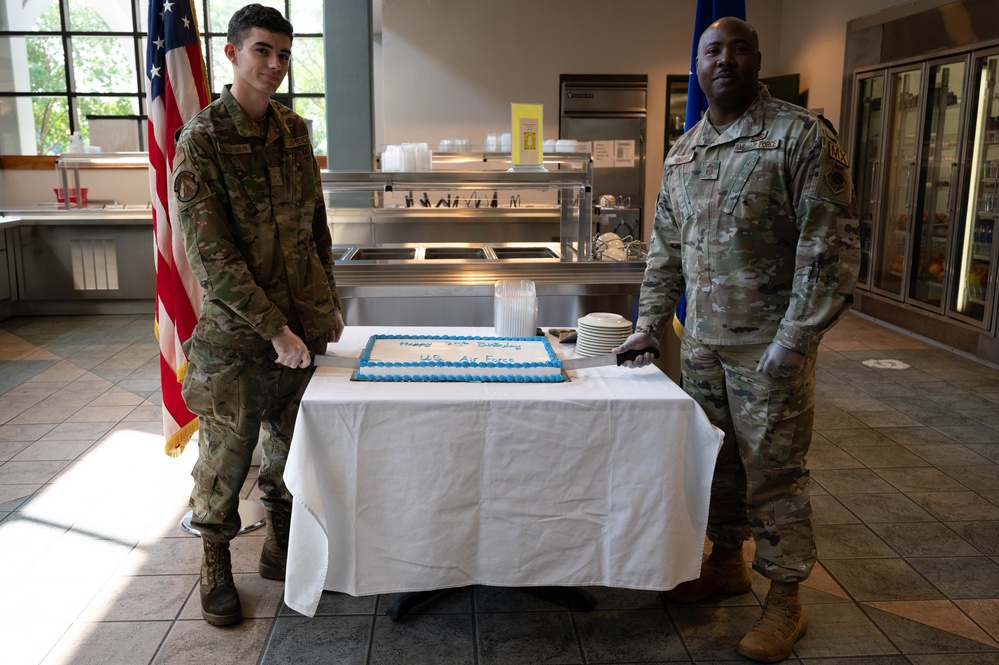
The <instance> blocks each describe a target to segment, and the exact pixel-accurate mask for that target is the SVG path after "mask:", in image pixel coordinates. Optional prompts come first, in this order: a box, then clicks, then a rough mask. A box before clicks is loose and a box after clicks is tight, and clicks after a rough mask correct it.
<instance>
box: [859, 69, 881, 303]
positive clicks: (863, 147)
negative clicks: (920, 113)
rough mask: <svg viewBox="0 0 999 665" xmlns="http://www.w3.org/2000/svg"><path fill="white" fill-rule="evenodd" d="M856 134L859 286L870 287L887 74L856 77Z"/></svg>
mask: <svg viewBox="0 0 999 665" xmlns="http://www.w3.org/2000/svg"><path fill="white" fill-rule="evenodd" d="M854 89H855V90H857V99H858V104H859V107H858V109H857V112H858V113H857V134H856V140H855V141H854V144H853V158H852V160H853V161H852V162H851V163H852V164H854V165H855V166H856V168H854V183H853V186H854V191H855V192H856V197H857V217H858V218H859V220H860V275H859V276H858V278H857V284H858V285H859V286H861V287H865V288H866V287H870V274H871V247H872V245H873V243H874V229H875V228H878V225H877V221H878V220H879V219H880V214H879V210H880V201H881V196H880V192H881V182H880V175H881V166H882V162H881V137H882V135H883V132H884V129H883V127H882V123H883V120H884V118H885V117H886V116H885V114H883V113H882V112H881V108H882V106H884V101H885V100H884V92H885V74H884V72H877V73H874V74H864V75H861V76H858V77H857V81H856V84H855V86H854Z"/></svg>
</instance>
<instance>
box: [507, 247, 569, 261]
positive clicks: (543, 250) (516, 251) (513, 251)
mask: <svg viewBox="0 0 999 665" xmlns="http://www.w3.org/2000/svg"><path fill="white" fill-rule="evenodd" d="M492 249H493V253H494V254H495V255H496V258H497V259H557V258H558V254H556V253H555V252H553V251H552V250H551V249H549V248H548V247H499V246H497V247H493V248H492Z"/></svg>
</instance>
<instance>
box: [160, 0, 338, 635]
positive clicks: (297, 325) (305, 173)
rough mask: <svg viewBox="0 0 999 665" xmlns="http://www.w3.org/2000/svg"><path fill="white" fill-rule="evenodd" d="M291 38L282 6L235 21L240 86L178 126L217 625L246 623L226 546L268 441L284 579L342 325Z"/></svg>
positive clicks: (266, 468)
mask: <svg viewBox="0 0 999 665" xmlns="http://www.w3.org/2000/svg"><path fill="white" fill-rule="evenodd" d="M291 35H292V29H291V24H289V23H288V22H287V21H286V20H285V19H284V17H282V16H281V15H280V13H278V12H277V11H276V10H274V9H270V8H264V7H261V6H260V5H249V6H247V7H244V8H243V9H241V10H239V11H238V12H237V13H236V14H235V15H234V16H233V18H232V20H231V21H230V24H229V37H228V38H229V43H228V44H226V55H227V56H228V57H229V59H230V60H231V61H232V62H233V65H234V72H235V82H234V83H233V84H232V85H231V86H226V87H225V88H224V89H223V91H222V95H221V97H220V98H219V99H218V100H217V101H215V102H213V103H212V104H210V105H209V106H208V107H207V108H205V109H204V110H203V111H202V112H201V113H200V114H199V115H198V116H197V117H195V118H194V119H193V120H191V121H190V122H189V123H187V124H186V125H185V126H184V127H183V129H182V130H181V131H180V132H179V135H178V139H177V154H176V159H175V161H174V170H173V174H174V192H175V195H176V200H177V207H178V212H179V217H180V223H181V228H182V230H183V235H184V245H185V249H186V253H187V257H188V261H189V262H190V265H191V271H192V272H193V273H194V275H195V276H196V277H197V279H198V281H199V282H200V284H201V287H202V288H203V289H204V299H203V300H202V303H201V314H200V317H199V319H198V323H197V326H196V327H195V329H194V333H193V335H192V337H191V339H190V340H189V341H188V342H187V343H186V344H185V351H186V352H187V354H188V358H189V360H190V363H189V367H188V370H187V374H186V376H185V379H184V385H183V396H184V399H185V401H186V403H187V406H188V408H189V409H190V410H191V411H192V412H193V413H195V414H196V415H197V416H198V417H199V433H200V434H199V446H198V453H199V455H198V461H197V463H196V464H195V466H194V469H193V471H192V475H193V476H194V480H195V486H194V490H193V492H192V495H191V507H192V511H193V518H192V522H191V523H192V526H193V527H194V528H195V529H197V530H198V531H199V532H200V534H201V536H202V540H203V541H204V545H205V561H204V564H203V566H202V579H201V597H202V614H203V616H204V617H205V619H206V620H207V621H209V622H210V623H214V624H217V625H224V624H229V623H235V622H237V621H239V620H240V619H241V618H242V612H241V608H240V604H239V596H238V594H237V593H236V589H235V585H234V584H233V581H232V571H231V564H230V558H229V551H228V543H229V541H230V540H231V539H232V538H233V537H234V536H235V535H236V533H237V532H238V531H239V528H240V520H239V513H238V507H239V493H240V491H241V489H242V487H243V483H244V481H245V480H246V477H247V474H248V472H249V469H250V463H251V459H252V454H253V450H254V448H255V447H256V445H257V443H258V438H259V441H260V444H261V446H262V452H263V455H262V463H261V466H260V474H259V478H258V484H259V486H260V489H261V491H262V493H263V497H262V499H261V501H262V502H263V504H264V508H265V512H266V517H267V528H268V533H267V537H266V538H265V540H264V545H263V551H262V553H261V558H260V574H261V575H263V576H264V577H267V578H269V579H282V580H283V579H284V568H285V561H286V555H287V539H288V527H289V523H290V516H291V506H292V498H291V495H290V493H289V492H288V489H287V487H286V486H285V484H284V479H283V473H284V467H285V462H286V460H287V457H288V448H289V445H290V443H291V437H292V431H293V428H294V425H295V418H296V415H297V412H298V405H299V402H300V401H301V398H302V394H303V393H304V391H305V387H306V384H307V383H308V381H309V378H310V377H311V375H312V370H311V369H310V368H309V367H310V364H311V358H310V354H316V353H323V352H324V351H325V349H326V345H327V343H328V342H332V341H337V340H338V339H339V336H340V334H341V332H342V331H343V327H344V326H343V319H342V317H341V315H340V312H339V308H340V300H339V295H338V294H337V290H336V281H335V279H334V277H333V254H332V240H331V238H330V233H329V227H328V226H327V222H326V209H325V202H324V200H323V195H322V191H321V183H320V177H319V167H318V165H317V163H316V160H315V157H314V155H313V151H312V144H311V141H310V138H309V134H308V130H307V128H306V125H305V122H304V121H303V120H302V118H300V117H299V116H298V115H296V114H295V113H294V112H293V111H291V110H290V109H288V108H286V107H284V106H282V105H280V104H277V103H276V102H274V101H272V100H271V99H270V96H271V95H272V94H273V92H274V90H275V89H276V88H277V86H278V85H280V83H281V80H282V79H283V78H284V75H285V74H286V73H287V67H288V59H289V58H290V54H291Z"/></svg>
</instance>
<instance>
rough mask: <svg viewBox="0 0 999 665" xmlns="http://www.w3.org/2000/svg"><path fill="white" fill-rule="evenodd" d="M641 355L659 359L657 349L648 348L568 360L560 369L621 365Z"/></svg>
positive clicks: (563, 362)
mask: <svg viewBox="0 0 999 665" xmlns="http://www.w3.org/2000/svg"><path fill="white" fill-rule="evenodd" d="M643 353H651V354H652V355H653V357H655V358H658V357H659V349H656V348H653V347H649V348H647V349H639V350H632V351H625V352H624V353H608V354H607V355H603V356H589V357H586V358H568V359H566V360H563V361H562V369H571V370H577V369H586V368H587V367H603V366H605V365H622V364H624V363H625V362H626V361H628V360H634V359H635V358H637V357H638V356H640V355H642V354H643Z"/></svg>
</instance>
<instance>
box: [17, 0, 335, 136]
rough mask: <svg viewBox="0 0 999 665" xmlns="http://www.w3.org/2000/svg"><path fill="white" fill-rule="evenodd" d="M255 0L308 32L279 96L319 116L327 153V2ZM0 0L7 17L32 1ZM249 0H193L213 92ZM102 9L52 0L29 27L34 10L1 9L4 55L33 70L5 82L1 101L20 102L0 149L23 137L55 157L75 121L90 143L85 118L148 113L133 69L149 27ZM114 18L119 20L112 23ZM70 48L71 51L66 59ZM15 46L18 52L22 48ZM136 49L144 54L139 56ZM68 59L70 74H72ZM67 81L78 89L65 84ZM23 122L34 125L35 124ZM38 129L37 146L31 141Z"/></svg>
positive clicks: (140, 5) (140, 7) (97, 2)
mask: <svg viewBox="0 0 999 665" xmlns="http://www.w3.org/2000/svg"><path fill="white" fill-rule="evenodd" d="M34 1H35V2H39V1H42V0H34ZM257 1H258V2H260V3H261V4H264V5H268V6H272V7H274V8H276V9H278V10H279V11H281V12H282V13H285V15H287V16H289V18H290V19H291V20H292V22H293V24H294V25H296V27H297V29H298V30H299V31H307V32H305V34H309V35H310V36H308V37H305V36H300V35H298V34H297V33H296V37H295V40H294V43H293V47H292V65H291V67H292V69H291V75H290V77H289V79H288V80H286V81H285V83H284V84H283V85H282V86H281V90H279V91H278V94H279V95H280V96H281V97H282V98H283V99H282V101H285V102H286V103H288V102H290V103H291V104H292V106H293V107H294V108H295V109H296V110H297V111H298V112H299V113H300V114H301V115H303V116H304V117H306V118H310V119H312V120H313V131H314V139H315V141H314V143H315V145H316V152H317V153H318V154H325V153H326V136H325V134H326V123H325V106H326V104H325V99H324V98H323V96H322V95H323V91H324V90H325V87H326V86H325V81H324V76H325V62H324V49H323V39H322V37H321V36H320V34H319V33H321V31H322V27H321V26H322V0H294V2H288V1H287V0H257ZM0 2H4V3H6V4H7V6H8V9H9V12H8V13H9V15H10V16H11V17H16V16H23V14H19V13H18V12H17V10H16V9H15V7H16V6H21V7H26V6H27V2H26V0H0ZM134 2H135V4H134V9H135V10H136V14H137V15H138V19H137V21H138V22H140V23H145V14H146V9H147V7H148V0H134ZM247 2H248V0H198V1H197V3H196V4H197V7H196V11H197V14H198V21H199V27H200V29H201V31H202V36H203V38H204V39H205V40H206V42H210V43H211V46H212V48H211V50H208V49H205V51H204V52H205V55H206V58H207V59H208V63H207V64H208V72H209V80H210V84H211V91H212V93H213V94H214V95H217V94H218V93H219V91H220V90H221V89H222V86H223V85H224V84H226V83H229V82H231V79H232V70H231V66H230V64H229V62H228V60H227V59H226V57H225V54H224V52H223V49H222V46H223V45H224V44H225V33H226V29H227V25H228V20H229V17H230V16H231V15H232V13H233V12H234V11H235V10H236V9H238V8H239V7H242V6H243V5H245V4H246V3H247ZM63 6H66V7H67V10H68V16H69V19H70V20H69V28H68V30H69V31H68V32H64V31H63V28H62V20H61V11H62V9H61V8H62V7H63ZM119 6H120V5H119ZM101 10H103V11H104V12H107V11H110V7H109V4H108V3H106V1H105V0H49V1H48V3H47V5H46V7H45V9H44V10H43V11H42V13H41V14H40V15H39V16H38V18H37V20H35V21H34V24H33V25H29V24H30V22H31V20H32V19H30V18H28V19H27V20H25V21H24V22H23V23H21V24H18V23H17V22H16V19H15V20H14V22H10V21H8V20H7V19H6V18H5V17H4V16H2V12H0V31H3V34H0V59H2V60H4V61H5V62H10V63H12V64H13V65H14V66H15V67H24V68H26V70H27V72H26V77H25V76H24V74H23V73H22V74H19V77H18V78H17V79H16V80H17V81H20V83H16V84H14V83H8V84H6V85H3V84H0V85H3V87H2V88H0V106H3V107H4V108H15V107H14V104H15V103H16V104H18V106H17V107H16V108H17V109H19V110H17V111H16V112H15V114H14V115H13V116H10V117H9V119H8V120H7V121H5V122H0V151H2V150H3V149H4V148H5V147H6V148H10V147H11V146H17V145H20V149H19V150H14V151H13V152H21V153H29V154H30V151H31V149H32V148H33V149H34V152H35V154H38V155H58V154H60V153H62V152H64V151H65V150H66V149H67V148H68V145H69V137H70V133H71V132H72V130H73V129H76V130H78V131H80V133H81V135H82V136H83V138H84V140H85V141H88V142H89V137H90V128H89V123H88V122H87V117H88V116H128V117H136V116H139V115H140V114H144V113H145V112H146V109H145V77H144V76H143V75H142V72H141V71H138V70H137V68H142V67H145V62H144V60H145V39H146V35H145V32H146V25H144V24H143V25H135V24H134V22H133V19H132V12H131V11H129V12H128V13H127V14H126V15H114V14H112V15H108V14H105V15H104V16H102V14H101ZM105 16H107V17H108V18H107V20H105ZM109 21H110V22H111V23H113V24H115V25H113V26H109ZM44 33H49V34H44ZM136 42H138V44H136ZM137 46H138V48H137ZM66 48H69V49H71V52H70V53H69V54H68V55H69V58H67V54H66V53H65V49H66ZM19 49H20V51H19ZM18 51H19V52H20V54H21V55H20V56H16V53H17V52H18ZM137 53H138V60H139V62H136V59H137V58H136V55H137ZM15 56H16V57H15ZM11 58H13V59H11ZM22 60H23V61H24V62H22ZM16 63H21V64H16ZM67 63H69V66H70V67H72V71H71V72H67ZM19 71H20V72H24V70H23V69H22V70H19ZM0 78H2V77H0ZM70 79H72V90H69V89H67V86H68V85H70V84H69V80H70ZM10 80H11V81H13V80H14V78H11V79H10ZM29 94H30V98H28V95H29ZM300 95H316V96H315V97H303V96H300ZM29 100H30V101H29ZM29 107H30V111H29V110H28V109H29ZM29 112H30V117H28V113H29ZM26 123H32V125H33V127H29V126H28V125H27V124H26ZM32 129H33V131H32ZM22 131H23V134H22ZM32 135H33V137H34V145H33V146H31V145H30V144H29V145H25V143H26V142H28V141H30V137H31V136H32ZM5 142H6V143H5Z"/></svg>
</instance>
